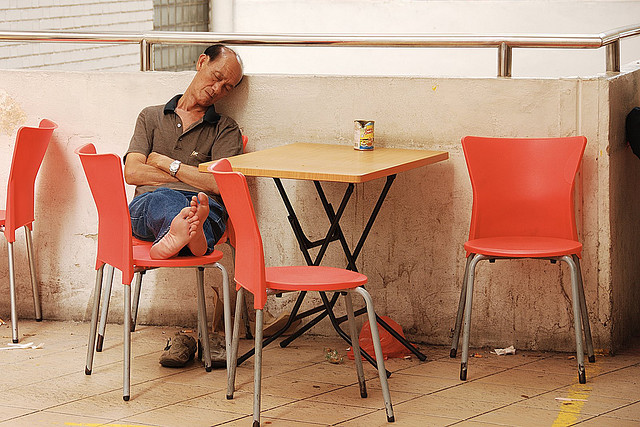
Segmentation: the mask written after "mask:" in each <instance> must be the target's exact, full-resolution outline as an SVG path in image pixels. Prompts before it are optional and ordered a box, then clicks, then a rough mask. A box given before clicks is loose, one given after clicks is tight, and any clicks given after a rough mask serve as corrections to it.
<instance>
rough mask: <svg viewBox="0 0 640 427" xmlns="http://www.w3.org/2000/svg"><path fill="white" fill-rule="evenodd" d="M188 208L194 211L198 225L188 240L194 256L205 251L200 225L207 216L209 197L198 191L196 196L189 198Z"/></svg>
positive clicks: (205, 243) (205, 246)
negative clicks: (189, 204)
mask: <svg viewBox="0 0 640 427" xmlns="http://www.w3.org/2000/svg"><path fill="white" fill-rule="evenodd" d="M190 208H191V211H192V212H195V216H196V217H197V218H198V222H199V226H198V227H197V229H196V234H195V235H194V236H193V238H192V239H191V240H190V241H189V249H190V250H191V253H192V254H194V255H195V256H201V255H204V254H205V253H206V252H207V238H206V237H205V235H204V231H203V229H202V227H203V226H204V222H205V221H206V220H207V218H208V217H209V197H208V196H207V195H206V194H205V193H203V192H200V193H198V196H197V197H196V196H193V197H192V198H191V206H190Z"/></svg>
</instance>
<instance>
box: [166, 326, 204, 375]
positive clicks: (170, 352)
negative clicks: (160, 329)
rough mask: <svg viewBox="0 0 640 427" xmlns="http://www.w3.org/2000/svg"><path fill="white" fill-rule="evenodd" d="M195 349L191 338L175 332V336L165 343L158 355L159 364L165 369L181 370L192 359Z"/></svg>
mask: <svg viewBox="0 0 640 427" xmlns="http://www.w3.org/2000/svg"><path fill="white" fill-rule="evenodd" d="M196 347H197V345H196V340H195V339H193V337H191V336H189V335H184V334H181V333H180V332H176V336H175V337H173V338H170V339H169V341H167V346H166V347H165V349H164V351H163V352H162V354H161V355H160V364H161V365H162V366H165V367H167V368H182V367H183V366H185V365H186V364H187V363H189V362H190V361H191V360H192V359H193V356H194V355H195V354H196Z"/></svg>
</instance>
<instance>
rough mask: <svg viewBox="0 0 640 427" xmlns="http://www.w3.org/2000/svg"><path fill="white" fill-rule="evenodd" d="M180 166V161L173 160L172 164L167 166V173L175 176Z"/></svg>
mask: <svg viewBox="0 0 640 427" xmlns="http://www.w3.org/2000/svg"><path fill="white" fill-rule="evenodd" d="M181 164H182V162H181V161H180V160H174V161H173V162H171V164H170V165H169V173H170V174H171V176H176V174H177V173H178V169H180V165H181Z"/></svg>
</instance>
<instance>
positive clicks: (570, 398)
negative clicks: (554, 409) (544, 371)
mask: <svg viewBox="0 0 640 427" xmlns="http://www.w3.org/2000/svg"><path fill="white" fill-rule="evenodd" d="M556 400H559V401H561V402H586V401H587V399H574V398H572V397H556Z"/></svg>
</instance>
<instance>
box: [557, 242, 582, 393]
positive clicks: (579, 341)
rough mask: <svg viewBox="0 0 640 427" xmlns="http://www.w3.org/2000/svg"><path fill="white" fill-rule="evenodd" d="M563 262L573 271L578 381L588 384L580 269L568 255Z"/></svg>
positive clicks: (572, 290)
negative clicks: (583, 336)
mask: <svg viewBox="0 0 640 427" xmlns="http://www.w3.org/2000/svg"><path fill="white" fill-rule="evenodd" d="M562 260H563V261H564V262H566V263H567V264H568V265H569V269H570V270H571V299H572V302H573V324H574V329H575V334H576V359H577V361H578V381H579V382H580V384H585V383H586V382H587V375H586V372H585V369H584V349H583V342H582V315H581V307H580V290H579V279H578V267H577V266H576V263H575V262H574V261H573V258H571V257H570V256H568V255H565V256H563V257H562Z"/></svg>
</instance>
